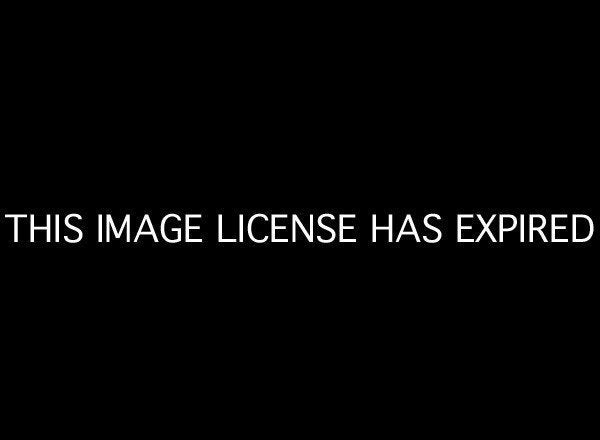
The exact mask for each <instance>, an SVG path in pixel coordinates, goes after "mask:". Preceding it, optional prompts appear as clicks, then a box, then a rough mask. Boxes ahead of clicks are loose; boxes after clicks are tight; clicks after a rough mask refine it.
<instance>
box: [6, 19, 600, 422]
mask: <svg viewBox="0 0 600 440" xmlns="http://www.w3.org/2000/svg"><path fill="white" fill-rule="evenodd" d="M52 12H57V11H52ZM153 12H157V11H153ZM163 12H164V11H163ZM247 12H248V14H247V13H246V12H240V11H239V10H237V9H236V11H233V10H232V11H228V12H227V13H225V14H224V15H223V14H221V15H216V14H215V13H214V12H212V11H211V12H207V11H204V12H195V13H193V14H190V15H188V14H186V13H184V12H183V11H180V12H177V13H175V15H173V16H171V15H170V14H169V15H167V14H166V13H165V15H164V16H163V14H162V12H161V14H159V15H160V18H156V16H155V15H152V17H150V16H147V15H146V13H145V12H144V13H141V12H140V11H137V12H136V13H133V14H127V15H126V14H125V13H124V12H122V13H119V14H114V16H112V15H111V16H110V17H107V18H102V19H100V18H99V17H100V15H97V14H100V12H97V13H96V12H95V13H94V14H92V15H85V19H83V18H82V16H78V18H77V19H75V18H74V19H66V22H65V23H63V22H62V21H57V20H50V19H48V16H46V17H45V16H44V14H43V13H41V14H40V16H36V17H35V19H34V18H33V15H36V14H34V13H33V12H32V11H30V12H28V14H26V15H25V16H23V17H24V19H25V20H24V21H19V23H18V24H16V25H15V26H14V29H10V30H8V31H7V39H6V44H5V52H4V55H3V66H4V67H3V70H4V72H3V73H4V74H5V79H4V80H3V85H4V87H3V96H4V99H3V110H4V111H3V124H2V125H3V133H4V136H3V137H4V142H3V156H4V158H3V160H2V173H1V176H2V177H1V179H2V201H1V202H2V205H1V206H2V213H3V214H4V213H5V212H31V213H42V212H43V213H67V212H79V213H83V214H86V215H87V216H89V215H92V214H94V213H96V212H105V211H107V210H110V211H113V212H124V211H131V212H151V213H153V214H155V215H158V214H160V213H163V212H169V211H175V212H179V213H186V212H190V213H202V214H204V215H205V216H206V217H208V218H210V217H211V216H214V215H215V214H216V213H217V212H222V211H229V212H237V211H239V210H243V211H246V212H252V211H256V212H288V213H292V212H294V213H319V212H325V211H328V212H334V213H335V212H356V213H359V215H361V243H360V244H359V245H348V246H342V245H338V246H331V247H326V248H323V247H321V248H317V247H291V246H285V245H283V246H275V245H273V246H268V247H262V248H252V247H244V248H234V249H232V248H227V249H225V248H218V247H216V246H214V245H210V244H207V245H206V246H199V247H175V248H164V247H158V248H154V247H152V246H138V247H129V248H128V247H126V246H124V247H117V248H115V247H111V248H102V247H98V246H95V245H94V244H93V243H88V244H83V245H81V246H76V247H63V246H54V247H53V246H39V247H35V248H31V247H27V246H23V247H20V246H10V245H9V243H8V242H7V240H4V242H3V245H2V254H3V257H5V258H3V263H2V264H3V270H2V273H3V278H4V282H3V284H4V285H5V286H6V287H5V288H3V289H2V291H3V295H2V301H3V303H4V304H3V307H2V311H3V314H4V315H5V319H3V324H4V327H5V331H4V338H3V339H4V341H5V347H6V348H5V355H6V356H5V358H6V362H5V365H7V366H8V367H9V370H10V373H9V374H8V375H7V376H6V382H7V384H8V385H9V386H10V388H11V389H13V388H14V389H15V393H14V394H11V396H14V397H11V404H10V408H11V412H12V413H13V414H15V415H20V416H23V414H31V410H32V409H34V408H35V409H38V410H40V411H39V412H40V413H41V414H45V415H46V417H47V418H45V419H44V420H47V421H46V422H44V423H49V424H52V425H57V426H63V423H67V424H71V423H73V420H74V419H77V420H78V421H83V422H88V423H86V425H87V426H88V427H89V426H99V427H107V426H109V425H112V422H113V421H123V420H128V421H131V420H133V421H134V425H136V426H138V427H148V426H150V427H152V428H153V429H158V426H157V425H160V426H163V427H165V428H166V429H167V430H168V431H171V430H174V429H176V428H180V427H181V426H183V425H184V424H183V422H184V421H191V422H192V423H193V424H201V426H198V427H200V428H202V427H203V426H204V425H203V423H205V420H207V419H208V420H210V421H212V422H213V423H214V422H216V423H217V424H218V425H219V426H221V427H222V429H225V430H230V429H239V428H242V429H251V428H255V427H256V428H261V429H266V428H269V429H273V428H274V427H275V426H276V425H278V424H279V423H281V422H283V423H282V424H283V426H284V427H285V428H286V429H287V430H286V431H282V432H288V431H290V430H291V431H295V430H298V429H306V430H308V432H314V431H313V430H312V429H313V428H312V427H313V426H315V422H317V423H318V422H323V421H328V422H330V423H329V426H330V428H329V429H331V430H332V431H331V432H337V430H340V429H344V428H350V429H357V430H358V429H359V428H363V429H365V430H366V431H365V432H372V431H373V430H375V429H383V428H384V427H386V426H387V425H388V424H389V423H391V424H392V426H395V427H396V428H399V427H400V428H401V427H403V426H407V427H408V425H404V424H403V423H405V422H401V421H402V420H407V419H408V420H410V421H412V422H413V423H416V424H418V425H420V426H421V427H422V428H423V429H426V430H431V429H440V428H441V429H455V428H460V429H465V428H467V427H469V428H471V429H473V428H474V427H475V425H477V424H478V423H481V422H483V425H484V426H485V427H486V428H487V429H488V430H490V429H491V430H497V429H507V430H509V432H512V431H510V430H511V429H512V428H511V427H512V426H514V423H515V422H522V421H525V420H528V421H532V420H533V421H534V423H532V424H531V426H532V428H533V429H540V427H548V426H551V427H553V428H556V429H557V428H558V426H557V425H559V424H560V425H561V426H563V427H566V428H568V429H573V424H572V423H573V419H572V418H571V416H572V415H573V414H576V415H577V417H578V418H579V420H580V421H581V420H583V419H584V418H585V417H586V414H588V411H589V409H586V408H587V405H586V403H585V402H586V396H589V395H590V394H591V393H592V390H593V389H595V388H594V385H593V381H592V375H591V372H592V371H593V369H594V366H595V365H596V364H595V363H594V362H592V359H593V356H592V355H593V348H594V347H593V341H594V339H595V338H596V336H597V327H598V326H597V322H596V320H595V314H596V310H597V304H596V301H595V299H594V297H593V295H594V293H595V290H597V289H596V287H595V284H594V283H593V281H595V279H594V269H595V266H596V262H597V253H596V247H597V238H595V239H594V242H593V243H590V244H587V245H560V244H559V245H552V246H544V245H541V246H522V245H521V246H518V245H515V244H508V245H506V246H486V245H482V246H460V245H458V244H456V243H455V242H454V241H455V240H454V238H455V236H454V225H453V218H454V216H455V215H456V214H457V213H460V212H477V213H487V214H490V213H512V214H518V213H530V212H531V213H545V214H549V213H585V214H588V215H592V216H593V217H594V218H595V220H596V221H597V212H598V211H597V208H596V207H595V205H596V203H595V200H596V199H595V195H594V193H593V188H594V187H595V186H596V184H595V180H596V179H595V178H594V177H595V174H594V161H593V159H592V154H593V152H592V147H593V146H594V145H596V144H597V135H596V133H595V130H594V128H595V121H596V118H597V108H596V107H595V102H596V101H597V85H596V84H595V82H594V81H593V78H595V77H597V69H596V68H595V66H594V65H593V54H594V52H593V49H594V47H593V46H592V44H591V43H592V40H591V39H589V38H590V36H589V35H588V33H591V32H592V29H591V28H589V27H588V26H587V25H586V24H585V23H584V22H583V21H582V19H581V18H580V17H575V18H569V17H567V16H566V15H565V16H563V17H561V19H560V20H559V21H556V19H553V20H550V19H549V18H543V17H542V16H541V15H540V14H539V13H536V14H532V15H527V17H526V18H524V17H525V13H524V11H521V13H520V14H516V15H514V16H513V15H510V14H509V16H506V15H504V14H500V11H496V12H494V13H487V12H483V11H481V13H480V15H477V13H476V12H475V11H469V14H466V11H445V12H441V11H427V12H425V13H420V14H416V13H414V12H412V11H404V12H397V11H395V12H393V13H392V12H385V11H380V12H376V13H374V14H371V13H369V14H367V13H366V11H353V12H354V14H351V15H347V14H346V13H344V14H338V13H332V14H328V15H327V17H326V18H325V14H324V11H321V13H319V14H308V16H307V15H306V14H303V13H301V11H295V12H293V13H284V12H283V11H281V12H280V13H276V12H275V11H272V10H270V11H269V13H268V14H267V13H266V12H265V11H262V12H261V11H255V10H253V11H247ZM305 12H306V11H305ZM338 12H339V11H338ZM446 12H448V13H449V12H453V13H454V15H446ZM538 12H539V11H538ZM69 13H70V14H73V13H74V12H73V11H70V12H69ZM250 13H253V14H251V15H249V14H250ZM75 14H76V13H75ZM278 14H280V15H278ZM470 14H474V15H470ZM184 16H185V18H184ZM69 17H70V15H69ZM102 17H104V15H102ZM257 17H259V18H260V19H259V18H257ZM517 17H518V18H517ZM63 18H65V16H64V15H63ZM375 212H376V213H380V214H387V213H395V214H405V213H413V214H423V213H428V212H438V213H440V214H441V215H443V217H444V219H445V220H446V221H447V225H448V227H447V228H445V229H444V233H445V238H444V241H443V243H441V244H440V245H438V246H420V247H417V246H413V245H411V244H410V243H407V244H406V245H401V246H394V247H377V248H376V247H374V246H371V245H369V244H368V238H369V234H368V229H367V228H366V225H368V223H364V221H365V220H368V218H369V215H370V214H371V213H375ZM363 229H366V232H365V231H363ZM3 233H5V231H3ZM4 237H6V235H4ZM54 411H56V412H58V413H61V414H63V416H62V417H54V416H52V414H53V412H54ZM36 413H38V412H36ZM40 417H41V416H40ZM173 417H174V418H173ZM40 420H41V419H40ZM92 423H93V424H92ZM578 425H579V423H578ZM48 426H50V425H48ZM133 429H139V428H135V427H134V428H133Z"/></svg>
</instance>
